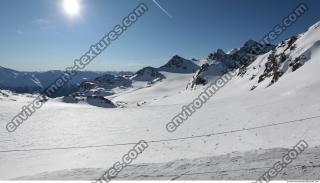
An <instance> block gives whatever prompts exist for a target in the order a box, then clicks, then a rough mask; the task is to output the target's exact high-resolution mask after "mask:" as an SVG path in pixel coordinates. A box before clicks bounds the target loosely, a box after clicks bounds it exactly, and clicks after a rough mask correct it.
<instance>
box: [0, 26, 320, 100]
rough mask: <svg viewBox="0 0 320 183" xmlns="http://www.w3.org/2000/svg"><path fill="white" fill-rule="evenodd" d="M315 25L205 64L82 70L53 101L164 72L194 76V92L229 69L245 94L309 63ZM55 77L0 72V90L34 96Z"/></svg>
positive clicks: (104, 91)
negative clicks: (246, 87)
mask: <svg viewBox="0 0 320 183" xmlns="http://www.w3.org/2000/svg"><path fill="white" fill-rule="evenodd" d="M319 24H320V23H319V22H318V23H316V24H315V25H313V26H312V27H310V28H309V29H308V31H307V32H305V33H302V34H299V35H296V36H292V37H291V38H289V39H287V40H284V41H282V42H281V43H280V44H279V45H261V43H258V42H256V41H254V40H249V41H247V42H245V43H244V45H243V46H242V47H240V48H235V49H232V50H230V51H228V52H225V51H223V50H221V49H217V50H216V51H214V52H213V53H210V54H209V55H208V57H207V58H205V59H199V60H198V59H192V60H188V59H185V58H183V57H181V56H179V55H175V56H173V57H172V58H171V59H170V60H169V61H168V62H167V63H166V64H165V65H163V66H161V67H159V68H153V67H150V66H149V67H145V68H142V69H141V70H139V71H137V72H136V73H131V72H120V73H119V72H89V71H82V72H79V73H78V74H77V75H76V76H75V77H74V78H73V79H72V80H71V81H70V82H69V83H68V84H67V85H66V86H65V87H64V88H62V89H61V91H59V93H57V94H56V95H55V97H58V96H70V94H72V95H73V96H82V97H88V96H101V97H104V96H110V95H113V94H114V91H113V90H114V89H120V90H121V89H126V88H130V87H132V86H133V85H134V84H135V83H139V82H144V83H146V85H147V86H151V85H152V84H154V83H156V82H159V81H161V80H164V79H166V77H165V75H164V74H163V73H164V72H165V73H177V74H192V73H194V76H193V77H192V78H190V82H189V83H186V86H187V88H189V89H194V88H196V87H197V86H199V85H206V84H207V83H209V82H211V81H213V80H215V79H217V77H220V76H222V75H224V74H226V73H228V72H229V71H230V70H234V69H239V77H249V81H248V82H249V83H250V86H251V88H250V90H254V89H256V88H257V87H258V86H264V87H268V86H270V85H272V84H274V83H275V82H277V81H278V80H279V79H280V78H281V77H282V76H283V75H285V74H286V73H289V72H294V71H296V70H298V69H299V68H300V67H301V66H303V65H304V63H305V62H307V61H308V60H309V59H310V54H311V50H316V49H317V48H318V47H319V45H320V40H319V37H318V33H319ZM257 48H263V49H257ZM257 50H259V51H258V52H257ZM243 58H246V59H245V60H244V59H243ZM61 74H62V71H48V72H19V71H15V70H12V69H7V68H3V67H0V89H6V90H12V91H15V92H18V93H38V92H41V91H42V90H43V89H44V88H45V87H47V86H49V85H50V84H51V82H53V81H54V80H55V79H56V78H58V77H59V76H60V75H61Z"/></svg>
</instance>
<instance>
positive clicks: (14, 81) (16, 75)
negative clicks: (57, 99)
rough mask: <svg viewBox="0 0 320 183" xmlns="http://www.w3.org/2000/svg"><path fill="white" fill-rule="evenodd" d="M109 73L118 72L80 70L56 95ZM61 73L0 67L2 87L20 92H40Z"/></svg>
mask: <svg viewBox="0 0 320 183" xmlns="http://www.w3.org/2000/svg"><path fill="white" fill-rule="evenodd" d="M107 73H110V74H117V72H90V71H80V72H78V74H77V75H76V76H74V78H73V79H72V80H71V81H70V82H69V83H68V84H67V85H66V86H65V87H63V88H62V89H61V90H60V91H59V92H58V93H57V94H56V95H55V96H64V95H66V94H69V93H70V92H72V91H76V90H77V89H78V87H79V85H80V84H81V83H82V82H83V81H86V80H90V79H94V78H96V77H99V76H102V75H104V74H107ZM61 74H63V72H62V71H47V72H20V71H16V70H12V69H8V68H4V67H0V89H6V90H12V91H15V92H18V93H39V92H41V91H42V90H43V89H44V88H46V87H48V86H49V85H50V84H51V83H52V82H54V80H55V79H56V78H58V77H59V76H61Z"/></svg>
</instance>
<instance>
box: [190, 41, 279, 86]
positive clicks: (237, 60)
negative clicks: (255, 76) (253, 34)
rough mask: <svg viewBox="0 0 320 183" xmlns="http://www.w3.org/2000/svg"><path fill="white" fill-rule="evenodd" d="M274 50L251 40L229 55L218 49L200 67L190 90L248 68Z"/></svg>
mask: <svg viewBox="0 0 320 183" xmlns="http://www.w3.org/2000/svg"><path fill="white" fill-rule="evenodd" d="M260 48H263V49H260ZM274 48H275V46H273V45H262V44H260V43H258V42H256V41H253V40H249V41H247V42H246V43H245V44H244V45H243V46H242V47H241V48H237V49H232V50H231V51H229V52H228V53H225V52H224V51H223V50H221V49H217V50H216V51H215V52H213V53H210V54H209V56H208V58H207V59H206V62H205V63H204V64H203V65H202V66H201V67H200V69H199V70H198V71H197V72H196V74H195V75H194V77H193V79H192V80H191V82H190V83H189V84H188V88H194V87H195V86H196V85H205V84H207V83H208V82H210V81H214V80H215V79H217V78H218V77H221V76H222V75H224V74H226V73H227V72H229V71H230V70H234V69H238V68H240V67H241V68H242V67H244V68H246V66H247V65H248V64H250V63H251V62H252V61H253V60H255V59H256V58H257V56H259V55H261V54H264V53H267V52H269V51H270V50H272V49H274Z"/></svg>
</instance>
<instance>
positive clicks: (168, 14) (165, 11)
mask: <svg viewBox="0 0 320 183" xmlns="http://www.w3.org/2000/svg"><path fill="white" fill-rule="evenodd" d="M153 2H154V3H155V4H156V5H157V6H158V7H159V8H160V9H161V10H162V11H163V12H164V13H165V14H166V15H167V16H168V17H169V18H172V16H171V15H170V13H169V12H168V11H167V10H165V9H164V8H163V7H162V6H161V5H160V4H159V3H158V2H157V1H156V0H153Z"/></svg>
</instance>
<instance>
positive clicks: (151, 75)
mask: <svg viewBox="0 0 320 183" xmlns="http://www.w3.org/2000/svg"><path fill="white" fill-rule="evenodd" d="M164 78H165V76H164V75H163V74H161V73H160V72H159V70H158V69H156V68H153V67H145V68H143V69H141V70H139V71H138V72H136V74H135V75H133V77H132V78H131V79H132V80H135V81H148V82H152V81H154V80H161V79H164Z"/></svg>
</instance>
